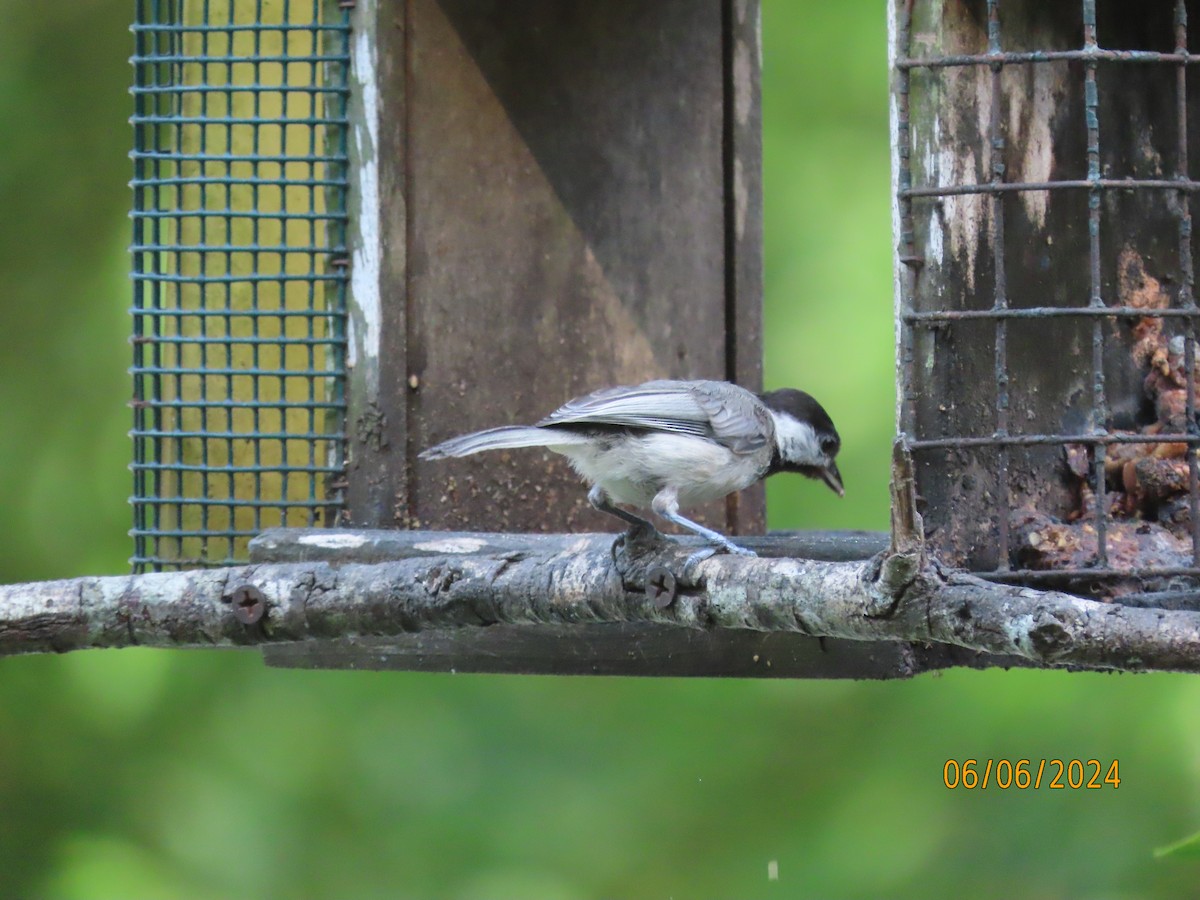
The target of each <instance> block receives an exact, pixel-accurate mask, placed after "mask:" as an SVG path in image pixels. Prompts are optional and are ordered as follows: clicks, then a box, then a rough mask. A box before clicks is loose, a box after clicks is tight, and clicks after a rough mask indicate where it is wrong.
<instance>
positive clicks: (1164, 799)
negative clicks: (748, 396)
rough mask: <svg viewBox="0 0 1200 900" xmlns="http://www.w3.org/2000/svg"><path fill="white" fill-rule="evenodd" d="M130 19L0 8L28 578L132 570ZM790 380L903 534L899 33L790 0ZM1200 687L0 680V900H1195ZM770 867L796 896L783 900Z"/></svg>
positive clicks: (786, 146) (1148, 680)
mask: <svg viewBox="0 0 1200 900" xmlns="http://www.w3.org/2000/svg"><path fill="white" fill-rule="evenodd" d="M130 14H131V10H130V4H128V3H126V2H116V0H75V2H73V3H69V4H68V3H65V2H61V0H60V2H51V3H49V4H36V5H35V4H29V3H24V4H22V3H17V2H15V0H0V21H2V22H3V23H4V26H3V27H2V28H0V126H2V127H3V133H4V135H5V139H4V140H3V141H0V203H2V207H0V208H3V210H4V214H3V216H2V217H0V247H2V248H3V255H2V257H0V271H2V273H3V276H4V277H3V285H4V289H3V294H2V295H0V304H2V307H0V308H2V309H3V312H4V328H3V329H0V470H2V471H3V472H4V473H5V475H4V477H3V479H0V510H3V511H4V513H5V515H4V516H3V519H2V520H0V522H2V524H0V581H18V580H23V579H35V578H53V577H67V576H71V575H76V574H80V573H84V572H92V573H102V572H121V571H123V570H124V569H125V562H124V560H125V558H126V556H127V555H128V552H129V547H128V541H127V539H126V538H125V536H124V532H125V529H126V528H127V527H128V516H129V512H128V508H127V506H126V504H125V499H126V495H127V494H128V492H129V482H130V478H129V474H128V473H127V471H126V470H125V465H126V462H127V459H128V455H129V446H128V443H127V441H126V439H125V437H124V432H125V430H126V428H127V423H128V419H129V414H128V410H127V409H126V408H125V405H124V404H125V400H126V398H127V396H128V384H127V377H126V375H125V374H124V372H125V368H126V366H127V361H128V358H129V350H128V346H127V345H126V343H125V335H126V333H127V330H128V320H127V316H126V312H125V308H126V306H127V303H128V294H129V289H128V285H127V283H126V281H125V274H124V273H125V270H126V268H127V258H126V256H125V253H124V245H125V243H126V242H127V235H128V224H127V222H126V220H125V211H126V207H127V204H128V199H129V198H128V194H127V191H126V189H125V187H124V184H125V181H126V180H127V179H128V177H129V165H128V160H127V159H126V155H125V154H126V151H127V148H128V145H129V141H130V134H129V129H128V128H127V127H126V126H125V124H124V122H125V118H126V116H127V115H128V112H129V100H128V97H127V95H126V86H127V83H128V81H129V77H130V72H129V69H128V66H127V64H126V62H125V58H126V56H127V55H128V52H129V50H130V38H129V35H128V32H127V26H128V19H129V16H130ZM764 19H765V21H764V40H765V52H764V65H765V85H764V106H765V114H766V134H765V154H766V160H765V161H766V176H765V177H766V198H767V204H766V217H767V221H766V234H767V295H768V310H767V319H768V329H767V335H768V339H767V380H768V383H769V384H770V385H780V384H799V385H803V386H805V387H806V388H808V389H810V390H812V391H813V392H814V393H815V394H817V395H818V396H819V397H821V399H822V400H823V401H824V402H825V403H826V405H827V406H828V407H829V409H830V411H831V412H832V414H833V415H834V417H835V418H836V420H837V422H838V424H839V426H840V427H841V429H842V431H843V436H844V444H845V449H844V450H843V458H844V463H843V472H844V473H845V476H846V483H847V489H848V495H847V498H846V499H845V500H844V501H838V500H837V499H836V498H834V497H833V496H832V495H831V494H829V493H828V492H822V491H820V490H816V489H814V486H813V485H810V484H804V483H800V482H799V480H798V479H791V480H784V479H776V482H777V483H776V484H773V485H772V488H771V500H772V506H771V518H772V524H773V525H775V526H776V527H831V526H839V527H842V526H844V527H867V528H882V527H885V526H886V523H887V497H886V478H887V456H888V443H889V438H890V436H891V433H892V404H893V399H892V398H893V389H892V351H891V343H892V324H891V312H890V310H891V291H892V285H891V275H890V261H889V260H890V250H891V236H890V219H889V200H888V194H889V181H888V151H887V140H888V138H887V105H886V104H887V90H886V82H887V69H886V62H885V19H884V9H883V3H882V2H874V3H864V2H858V3H818V2H815V0H809V2H803V3H801V2H795V0H766V2H765V15H764ZM1198 704H1200V682H1197V681H1196V680H1195V679H1190V678H1183V677H1169V676H1141V677H1130V676H1102V675H1081V674H1067V673H1045V672H986V673H975V672H953V673H949V674H947V675H945V676H942V677H924V678H920V679H918V680H916V681H913V682H909V683H898V684H855V683H835V682H821V683H804V682H796V683H790V682H780V683H759V682H749V681H714V680H705V681H682V680H661V681H655V680H632V679H629V680H626V679H609V680H591V679H549V678H511V677H486V676H461V675H460V676H430V675H413V674H403V673H388V674H368V673H336V672H326V673H319V672H318V673H308V672H293V671H272V670H267V669H265V668H264V667H263V666H262V664H261V662H260V661H259V660H258V659H257V658H256V657H254V656H253V655H249V654H240V655H239V654H222V653H215V652H213V653H202V652H193V653H166V652H154V651H129V650H127V651H111V652H94V653H85V654H77V655H73V656H69V657H64V658H51V657H36V658H21V659H7V660H2V661H0V896H4V897H9V896H12V897H51V898H89V900H91V898H107V897H113V898H137V897H151V898H160V897H161V898H219V897H228V896H243V897H373V896H379V897H394V898H408V897H411V898H432V897H447V898H461V900H502V898H514V900H515V898H522V900H525V898H545V900H575V898H587V897H631V898H632V897H671V896H674V897H744V898H751V897H766V896H772V897H824V898H830V897H846V898H874V897H885V896H886V897H914V898H916V897H921V898H936V897H959V896H971V897H979V898H993V897H994V898H1008V897H1013V896H1020V897H1030V898H1042V900H1051V898H1068V897H1070V898H1078V897H1086V898H1106V900H1108V898H1143V897H1145V898H1170V897H1182V896H1190V895H1192V894H1194V886H1195V880H1196V874H1197V870H1196V863H1195V862H1194V861H1188V860H1186V859H1180V858H1167V859H1163V860H1158V861H1156V860H1154V859H1153V857H1152V851H1153V848H1155V847H1160V846H1164V845H1167V844H1170V843H1171V842H1172V841H1174V840H1176V839H1178V838H1180V837H1181V836H1183V835H1186V834H1189V833H1191V832H1192V831H1194V830H1195V828H1196V827H1197V823H1198V822H1200V752H1198V748H1200V717H1198V716H1197V715H1196V709H1197V706H1198ZM1043 756H1053V757H1062V758H1067V759H1069V758H1072V757H1080V758H1085V759H1086V758H1092V757H1095V758H1099V759H1103V760H1106V761H1107V760H1110V759H1113V758H1116V759H1119V760H1120V765H1121V777H1122V779H1123V780H1122V782H1121V786H1120V788H1119V789H1117V790H1115V791H1114V790H1112V789H1105V790H1101V791H1071V790H1064V791H1050V790H1047V789H1045V788H1043V789H1042V790H1041V791H1039V792H1036V793H1035V792H1032V791H1027V792H1017V791H1008V792H1003V791H997V790H994V789H993V790H989V791H987V792H979V791H975V792H967V791H964V790H961V789H960V790H955V791H950V790H947V789H946V788H945V787H944V786H943V785H942V767H943V764H944V763H945V761H946V760H947V759H948V758H956V759H960V760H961V759H965V758H967V757H976V758H980V759H986V758H989V757H995V758H999V757H1006V758H1021V757H1031V758H1033V759H1037V758H1039V757H1043ZM773 861H774V862H776V863H777V866H778V875H779V880H778V881H777V882H771V881H769V880H768V864H770V863H771V862H773Z"/></svg>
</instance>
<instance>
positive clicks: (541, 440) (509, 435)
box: [421, 425, 587, 459]
mask: <svg viewBox="0 0 1200 900" xmlns="http://www.w3.org/2000/svg"><path fill="white" fill-rule="evenodd" d="M583 443H587V438H586V437H585V436H583V435H578V434H571V433H570V432H564V431H551V430H550V429H548V428H537V427H535V426H531V425H511V426H506V427H504V428H489V429H488V430H487V431H476V432H475V433H473V434H464V435H462V436H461V437H456V438H451V439H450V440H448V441H445V442H443V443H441V444H438V445H437V446H436V447H430V448H429V449H428V450H426V451H425V452H423V453H422V454H421V459H446V458H447V457H451V456H470V455H471V454H473V453H482V452H483V451H484V450H511V449H515V448H517V447H550V446H567V445H569V444H583Z"/></svg>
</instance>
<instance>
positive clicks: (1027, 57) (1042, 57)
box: [896, 16, 1200, 72]
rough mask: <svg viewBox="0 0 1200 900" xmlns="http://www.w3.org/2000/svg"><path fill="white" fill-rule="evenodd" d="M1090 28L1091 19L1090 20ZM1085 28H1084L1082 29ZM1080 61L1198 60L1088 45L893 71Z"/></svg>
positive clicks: (913, 63) (959, 57)
mask: <svg viewBox="0 0 1200 900" xmlns="http://www.w3.org/2000/svg"><path fill="white" fill-rule="evenodd" d="M1092 22H1093V24H1094V23H1095V16H1093V17H1092ZM1085 28H1086V26H1085ZM1062 60H1083V61H1084V62H1098V61H1101V62H1120V63H1179V64H1180V65H1184V66H1188V65H1195V64H1196V63H1200V56H1192V55H1189V54H1188V53H1187V52H1186V50H1185V51H1183V52H1179V51H1176V52H1175V53H1159V52H1157V51H1154V50H1106V49H1104V48H1102V47H1099V46H1093V45H1089V46H1086V47H1084V48H1083V49H1082V50H1024V51H1020V52H1010V53H1002V52H997V53H992V52H988V53H959V54H951V55H947V56H929V57H908V56H906V57H901V58H899V59H897V60H896V68H897V69H899V70H900V71H901V72H907V71H910V70H912V69H946V68H952V67H960V66H990V65H993V64H999V65H1003V66H1012V65H1027V64H1030V63H1047V62H1059V61H1062Z"/></svg>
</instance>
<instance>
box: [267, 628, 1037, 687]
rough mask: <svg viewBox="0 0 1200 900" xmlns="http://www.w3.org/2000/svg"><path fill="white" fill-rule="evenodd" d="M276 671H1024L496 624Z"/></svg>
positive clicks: (840, 647)
mask: <svg viewBox="0 0 1200 900" xmlns="http://www.w3.org/2000/svg"><path fill="white" fill-rule="evenodd" d="M263 658H264V659H265V660H266V662H267V665H270V666H282V667H287V668H299V669H364V670H373V669H399V670H403V671H410V672H455V673H467V672H492V673H497V674H509V675H637V676H655V677H691V678H694V677H724V678H869V679H890V678H912V677H913V676H915V675H919V674H921V673H922V672H930V671H934V670H936V669H948V668H954V667H968V668H985V667H988V666H996V665H1003V666H1020V665H1022V661H1021V660H1018V659H1008V658H1004V659H1001V658H998V657H994V656H988V655H987V654H980V653H975V652H973V651H969V650H964V649H963V648H961V647H951V646H949V645H945V644H937V645H933V646H919V645H913V644H904V643H883V642H865V641H846V640H832V639H831V640H822V639H820V638H813V637H806V636H804V635H796V634H784V633H766V634H764V633H762V632H757V631H734V630H731V629H718V630H715V631H696V630H693V629H687V628H676V627H672V626H669V625H570V626H557V627H556V626H536V627H533V626H521V625H493V626H491V627H489V628H486V629H473V630H472V631H471V632H470V633H464V632H463V631H462V630H459V631H431V632H422V633H418V634H411V635H403V636H401V637H398V638H387V639H370V638H365V639H356V640H346V641H335V642H329V641H310V642H307V643H295V644H273V645H270V646H265V647H263Z"/></svg>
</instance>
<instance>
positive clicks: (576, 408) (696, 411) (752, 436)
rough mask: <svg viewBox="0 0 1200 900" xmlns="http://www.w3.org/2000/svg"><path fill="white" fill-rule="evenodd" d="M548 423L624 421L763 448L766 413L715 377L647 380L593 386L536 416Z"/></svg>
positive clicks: (744, 448) (746, 448) (736, 447)
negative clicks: (546, 414)
mask: <svg viewBox="0 0 1200 900" xmlns="http://www.w3.org/2000/svg"><path fill="white" fill-rule="evenodd" d="M538 425H540V426H547V425H624V426H627V427H630V428H646V429H650V430H653V431H666V432H671V433H673V434H690V435H695V436H697V437H706V438H710V439H712V440H715V441H717V442H719V443H721V444H724V445H725V446H727V447H729V449H731V450H733V451H734V452H735V453H752V452H754V451H755V450H758V449H760V448H762V447H763V446H764V445H765V444H766V443H767V441H768V440H770V438H771V434H772V430H771V429H772V424H771V420H770V415H769V414H768V413H767V411H766V409H765V408H763V406H762V404H761V403H760V402H759V401H758V398H757V397H755V396H754V395H753V394H751V393H750V392H749V391H746V390H743V389H741V388H736V387H733V386H732V385H729V384H725V383H723V382H719V381H648V382H646V383H645V384H639V385H636V386H633V387H613V388H604V389H603V390H599V391H595V392H594V393H591V394H587V395H586V396H583V397H578V398H576V399H574V400H571V401H569V402H568V403H566V404H565V405H564V406H563V407H562V408H561V409H558V410H556V411H555V412H553V413H551V414H550V415H548V416H547V417H546V418H544V419H542V421H540V422H538Z"/></svg>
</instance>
